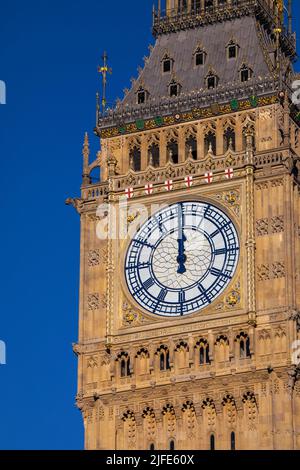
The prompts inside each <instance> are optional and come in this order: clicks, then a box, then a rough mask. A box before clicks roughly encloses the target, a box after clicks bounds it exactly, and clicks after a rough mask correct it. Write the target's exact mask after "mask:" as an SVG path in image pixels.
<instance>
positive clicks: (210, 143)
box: [204, 131, 217, 155]
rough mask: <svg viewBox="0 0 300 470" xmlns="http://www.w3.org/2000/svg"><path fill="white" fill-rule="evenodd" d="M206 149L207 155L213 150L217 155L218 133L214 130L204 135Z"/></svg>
mask: <svg viewBox="0 0 300 470" xmlns="http://www.w3.org/2000/svg"><path fill="white" fill-rule="evenodd" d="M204 151H205V155H207V154H208V152H212V153H213V154H214V155H216V152H217V139H216V135H215V134H214V133H213V132H212V131H209V132H208V133H207V134H206V136H205V137H204Z"/></svg>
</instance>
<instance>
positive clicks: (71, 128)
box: [0, 0, 300, 449]
mask: <svg viewBox="0 0 300 470" xmlns="http://www.w3.org/2000/svg"><path fill="white" fill-rule="evenodd" d="M295 3H297V7H295V13H296V16H297V17H298V18H299V13H300V6H299V4H298V2H295ZM151 8H152V1H151V0H146V1H143V2H140V1H139V0H131V1H128V2H123V1H121V0H116V1H115V2H114V3H111V2H103V1H99V0H97V1H96V0H85V1H82V0H72V1H70V0H63V1H62V0H60V1H58V0H27V1H26V2H24V1H20V0H18V1H14V0H12V1H10V2H5V3H4V2H2V5H1V20H2V24H1V31H0V44H1V56H0V80H4V81H5V82H6V85H7V104H6V105H5V106H0V154H1V159H0V165H1V167H0V168H1V174H2V184H1V192H2V197H1V199H0V209H1V214H0V215H1V232H0V237H1V246H2V253H1V260H2V266H1V268H2V269H1V284H0V285H1V310H0V340H4V341H5V342H6V344H7V365H6V366H0V405H1V414H0V449H82V448H83V426H82V420H81V416H80V413H79V411H77V409H76V408H75V406H74V402H75V394H76V366H77V364H76V358H75V356H74V355H73V353H72V343H73V342H75V341H76V340H77V328H78V279H79V217H78V216H77V214H76V213H75V211H73V210H72V209H71V208H68V207H65V205H64V201H65V199H66V198H67V197H70V196H76V195H79V187H80V183H81V147H82V141H83V135H84V132H85V131H86V130H88V131H89V132H90V133H91V147H92V152H93V154H95V153H96V151H97V150H98V142H97V139H96V138H95V137H93V136H92V131H93V127H94V124H95V93H96V91H97V90H98V89H100V81H99V77H98V75H97V65H98V64H99V62H100V60H101V55H102V52H103V50H105V49H106V50H107V51H108V53H109V57H110V64H111V66H112V67H113V76H112V77H111V78H110V87H109V97H110V99H115V98H117V97H118V96H120V97H122V90H123V89H124V88H125V87H128V86H129V85H130V77H131V76H136V75H137V72H136V69H137V66H138V65H142V58H143V56H144V55H146V54H147V52H148V49H147V47H148V44H150V42H152V37H151ZM297 10H298V15H297ZM298 23H299V22H298ZM299 29H300V27H299ZM299 32H300V31H299ZM298 69H299V67H298Z"/></svg>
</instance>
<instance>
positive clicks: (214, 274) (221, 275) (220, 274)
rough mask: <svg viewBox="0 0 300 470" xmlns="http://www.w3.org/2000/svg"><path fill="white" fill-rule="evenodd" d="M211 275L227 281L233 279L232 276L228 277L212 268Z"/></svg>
mask: <svg viewBox="0 0 300 470" xmlns="http://www.w3.org/2000/svg"><path fill="white" fill-rule="evenodd" d="M210 273H211V274H212V275H213V276H216V277H223V278H225V279H231V276H228V274H225V273H222V271H220V270H219V269H216V268H211V269H210Z"/></svg>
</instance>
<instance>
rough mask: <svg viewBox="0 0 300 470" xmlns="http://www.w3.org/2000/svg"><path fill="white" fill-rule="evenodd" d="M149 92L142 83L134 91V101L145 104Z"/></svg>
mask: <svg viewBox="0 0 300 470" xmlns="http://www.w3.org/2000/svg"><path fill="white" fill-rule="evenodd" d="M148 96H149V92H148V91H147V90H146V89H145V87H144V84H142V85H141V86H140V87H139V88H138V90H137V91H136V101H137V104H145V103H146V101H147V100H148Z"/></svg>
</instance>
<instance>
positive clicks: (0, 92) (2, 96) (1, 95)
mask: <svg viewBox="0 0 300 470" xmlns="http://www.w3.org/2000/svg"><path fill="white" fill-rule="evenodd" d="M0 104H6V84H5V82H4V81H3V80H0Z"/></svg>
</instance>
